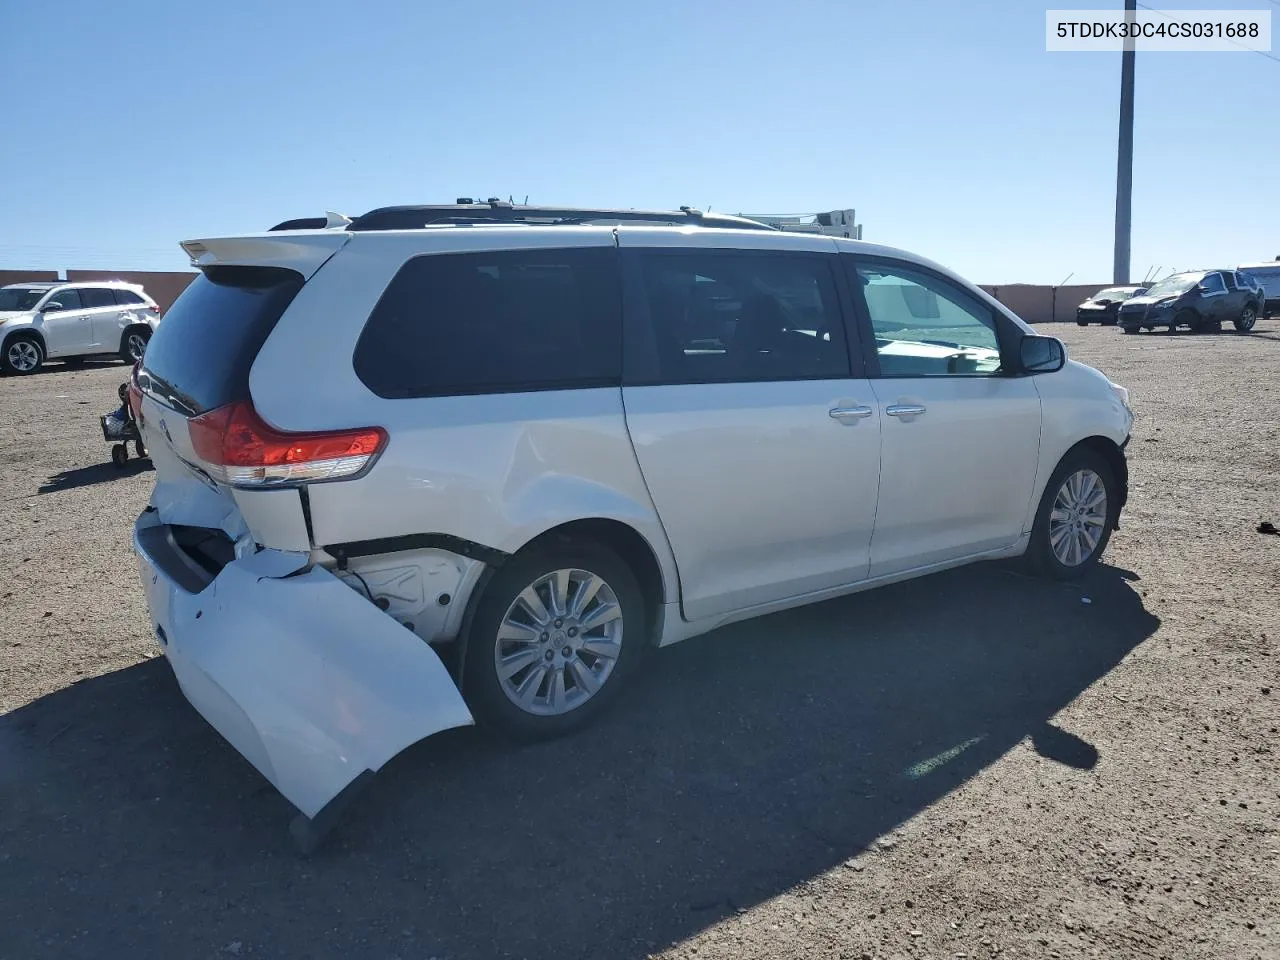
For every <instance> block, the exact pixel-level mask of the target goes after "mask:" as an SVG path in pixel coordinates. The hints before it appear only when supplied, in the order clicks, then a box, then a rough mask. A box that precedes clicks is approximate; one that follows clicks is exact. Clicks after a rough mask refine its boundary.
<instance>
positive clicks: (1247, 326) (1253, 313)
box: [1235, 304, 1258, 333]
mask: <svg viewBox="0 0 1280 960" xmlns="http://www.w3.org/2000/svg"><path fill="white" fill-rule="evenodd" d="M1257 322H1258V311H1257V310H1256V309H1255V308H1254V306H1253V305H1252V304H1246V305H1245V308H1244V309H1243V310H1242V311H1240V316H1239V317H1237V318H1236V320H1235V327H1236V329H1237V330H1239V331H1240V332H1241V333H1248V332H1249V331H1250V330H1252V329H1253V325H1254V324H1255V323H1257Z"/></svg>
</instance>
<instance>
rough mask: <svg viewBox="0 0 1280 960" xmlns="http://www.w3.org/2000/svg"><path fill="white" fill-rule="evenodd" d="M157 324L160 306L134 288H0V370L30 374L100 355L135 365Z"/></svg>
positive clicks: (112, 283)
mask: <svg viewBox="0 0 1280 960" xmlns="http://www.w3.org/2000/svg"><path fill="white" fill-rule="evenodd" d="M159 322H160V308H159V307H158V306H157V305H156V302H155V301H154V300H152V299H151V298H150V297H149V296H147V294H146V293H145V292H144V291H143V289H142V288H141V287H140V286H137V285H136V284H132V283H122V282H120V281H118V280H107V281H101V282H92V283H66V282H54V283H12V284H9V285H8V286H6V287H0V369H3V370H4V372H5V373H34V372H35V371H36V370H39V369H40V367H41V366H42V365H43V364H44V362H45V361H46V360H79V359H83V358H85V357H92V356H100V355H102V354H115V355H117V356H119V357H120V359H122V360H124V361H125V362H126V363H134V362H135V361H137V360H139V359H141V358H142V352H143V350H145V349H146V346H147V341H148V340H150V339H151V334H152V333H153V332H154V331H155V329H156V325H157V324H158V323H159Z"/></svg>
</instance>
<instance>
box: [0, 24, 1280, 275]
mask: <svg viewBox="0 0 1280 960" xmlns="http://www.w3.org/2000/svg"><path fill="white" fill-rule="evenodd" d="M1068 5H1069V4H1068V3H1066V2H1063V0H1057V2H1053V3H1050V4H1035V3H1028V2H1026V0H987V2H975V3H954V2H915V3H907V2H901V0H899V2H890V0H767V2H765V0H645V2H643V3H639V2H622V0H617V2H615V0H539V2H516V0H510V2H482V0H477V2H468V3H463V2H461V0H457V2H450V3H445V2H442V0H440V2H426V0H421V2H411V0H403V2H395V0H360V2H351V0H343V2H339V0H306V2H301V0H270V2H267V0H220V2H218V3H181V2H174V0H120V2H116V3H103V2H72V0H45V2H42V3H39V4H37V3H24V2H22V0H0V51H2V56H3V63H4V65H5V70H4V80H3V82H2V83H0V117H3V121H4V126H5V129H6V130H7V134H8V135H7V137H6V144H5V149H4V150H3V151H0V268H16V267H41V268H49V267H58V268H64V269H65V268H77V267H120V268H122V269H123V268H151V269H182V268H184V267H185V266H186V261H185V258H184V257H183V256H182V254H181V252H180V251H179V249H178V247H177V242H178V241H179V240H182V239H187V238H191V237H201V236H209V235H217V234H223V233H237V232H250V231H256V230H261V229H265V228H266V227H268V226H269V225H271V224H272V223H275V222H277V221H279V220H283V219H286V218H289V217H295V216H310V215H317V214H319V213H322V212H323V211H324V210H325V209H334V210H339V211H342V212H345V213H350V214H355V213H360V212H363V211H364V210H367V209H369V208H372V207H375V206H379V205H383V204H389V203H405V202H447V201H451V200H452V199H453V198H454V197H457V196H489V195H501V196H504V197H505V196H507V195H508V194H514V195H516V197H517V199H521V198H523V196H524V195H526V194H527V195H528V196H529V197H530V199H531V201H532V202H544V203H558V204H569V205H596V204H599V205H617V206H637V207H641V206H660V207H666V206H678V205H680V204H686V203H687V204H693V205H696V206H707V205H710V206H711V207H712V208H713V209H715V210H719V211H725V212H740V211H742V212H750V213H775V212H776V213H788V212H811V211H816V210H819V209H832V208H839V207H854V208H856V209H857V211H858V217H859V219H860V220H861V221H862V222H863V224H864V225H865V237H866V239H869V240H876V241H881V242H886V243H893V244H896V245H899V246H904V247H908V248H910V249H912V250H915V251H917V252H919V253H922V254H925V255H927V256H931V257H933V258H934V259H936V260H939V261H941V262H943V263H945V264H947V265H949V266H951V267H953V268H954V269H957V270H959V271H960V272H961V273H963V274H965V275H966V276H968V277H970V278H971V279H973V280H976V281H979V282H988V283H1008V282H1013V281H1026V282H1057V281H1061V280H1062V279H1064V278H1065V277H1066V276H1067V275H1068V274H1074V275H1075V276H1074V278H1073V279H1074V280H1075V281H1094V280H1096V281H1106V280H1109V279H1110V273H1111V252H1112V222H1113V216H1114V203H1115V199H1114V187H1115V135H1116V118H1117V112H1118V106H1117V101H1118V81H1119V70H1120V63H1119V55H1118V54H1102V53H1046V52H1045V50H1044V35H1045V9H1046V6H1053V7H1065V6H1068ZM1096 5H1099V6H1100V5H1101V4H1096ZM1115 5H1117V6H1118V5H1119V4H1118V3H1117V4H1115ZM1153 5H1156V4H1153ZM1177 6H1180V7H1183V8H1187V7H1192V8H1199V9H1205V8H1214V9H1217V8H1222V9H1228V8H1239V7H1256V8H1263V9H1270V10H1271V11H1272V13H1273V14H1275V15H1276V17H1275V19H1276V21H1277V26H1280V6H1278V5H1276V3H1273V2H1272V0H1233V2H1231V0H1229V2H1226V3H1222V2H1216V0H1197V2H1192V3H1184V4H1180V5H1177ZM1164 8H1166V9H1175V8H1176V6H1175V5H1174V4H1165V5H1164ZM1278 32H1280V31H1278ZM1276 55H1277V56H1280V53H1278V54H1276ZM1136 89H1137V96H1136V114H1137V122H1136V148H1135V190H1134V239H1133V264H1134V273H1135V274H1138V275H1141V274H1143V273H1144V272H1145V271H1146V270H1147V269H1148V267H1155V266H1162V267H1164V268H1165V270H1166V271H1167V270H1168V268H1169V267H1171V266H1177V267H1188V266H1195V265H1200V266H1211V265H1230V264H1235V263H1238V262H1240V261H1243V260H1253V259H1261V258H1267V259H1270V258H1272V257H1275V256H1278V255H1280V228H1277V223H1278V222H1280V176H1277V175H1276V172H1275V171H1276V170H1277V169H1280V124H1278V123H1277V122H1276V120H1277V117H1280V62H1277V61H1275V60H1269V59H1266V58H1264V57H1262V56H1258V55H1255V54H1250V53H1243V52H1242V53H1172V54H1171V53H1149V54H1142V55H1139V57H1138V65H1137V88H1136Z"/></svg>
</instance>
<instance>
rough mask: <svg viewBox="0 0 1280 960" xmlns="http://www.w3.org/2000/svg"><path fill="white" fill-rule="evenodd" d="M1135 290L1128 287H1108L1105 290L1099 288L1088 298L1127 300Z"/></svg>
mask: <svg viewBox="0 0 1280 960" xmlns="http://www.w3.org/2000/svg"><path fill="white" fill-rule="evenodd" d="M1137 292H1138V291H1137V290H1132V289H1130V288H1129V287H1108V288H1107V289H1106V290H1099V291H1098V292H1097V293H1095V294H1094V295H1093V296H1092V297H1091V298H1090V299H1092V300H1128V299H1129V298H1130V297H1132V296H1133V295H1134V294H1135V293H1137Z"/></svg>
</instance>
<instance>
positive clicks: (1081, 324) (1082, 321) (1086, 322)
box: [1076, 320, 1089, 327]
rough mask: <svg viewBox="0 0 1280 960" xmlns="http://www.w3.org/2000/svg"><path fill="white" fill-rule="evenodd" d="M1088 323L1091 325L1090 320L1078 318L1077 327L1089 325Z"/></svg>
mask: <svg viewBox="0 0 1280 960" xmlns="http://www.w3.org/2000/svg"><path fill="white" fill-rule="evenodd" d="M1088 325H1089V321H1088V320H1077V321H1076V326H1077V327H1087V326H1088Z"/></svg>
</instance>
